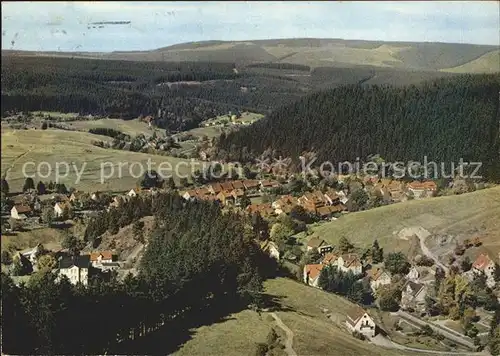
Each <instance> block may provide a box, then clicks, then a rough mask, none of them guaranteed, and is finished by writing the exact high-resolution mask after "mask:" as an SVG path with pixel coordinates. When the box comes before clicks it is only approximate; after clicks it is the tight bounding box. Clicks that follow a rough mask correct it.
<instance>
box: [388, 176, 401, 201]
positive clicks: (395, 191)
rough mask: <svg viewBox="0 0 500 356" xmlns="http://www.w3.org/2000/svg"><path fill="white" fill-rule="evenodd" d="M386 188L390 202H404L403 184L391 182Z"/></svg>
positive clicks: (395, 181)
mask: <svg viewBox="0 0 500 356" xmlns="http://www.w3.org/2000/svg"><path fill="white" fill-rule="evenodd" d="M386 187H387V190H388V191H389V194H390V196H391V199H392V201H394V202H400V201H404V200H406V195H405V193H404V183H403V182H400V181H397V180H392V181H391V182H389V183H388V184H387V185H386Z"/></svg>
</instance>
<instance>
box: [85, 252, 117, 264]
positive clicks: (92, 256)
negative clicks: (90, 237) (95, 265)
mask: <svg viewBox="0 0 500 356" xmlns="http://www.w3.org/2000/svg"><path fill="white" fill-rule="evenodd" d="M100 255H102V259H103V260H112V259H113V252H111V251H101V252H92V253H91V254H90V261H92V262H97V258H98V257H99V256H100Z"/></svg>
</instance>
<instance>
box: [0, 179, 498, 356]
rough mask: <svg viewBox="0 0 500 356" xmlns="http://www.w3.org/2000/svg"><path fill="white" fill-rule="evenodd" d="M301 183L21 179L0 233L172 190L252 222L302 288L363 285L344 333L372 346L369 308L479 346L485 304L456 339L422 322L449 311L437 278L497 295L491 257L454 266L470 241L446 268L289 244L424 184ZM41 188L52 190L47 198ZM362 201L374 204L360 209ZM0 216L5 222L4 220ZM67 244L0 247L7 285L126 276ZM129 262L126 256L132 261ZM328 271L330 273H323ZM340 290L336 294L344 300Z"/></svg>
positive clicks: (99, 256) (60, 224) (343, 246)
mask: <svg viewBox="0 0 500 356" xmlns="http://www.w3.org/2000/svg"><path fill="white" fill-rule="evenodd" d="M308 183H309V182H306V181H304V180H301V179H300V178H297V177H291V178H289V179H286V180H285V179H283V177H276V176H274V177H273V176H271V177H269V176H267V177H266V178H262V179H237V180H225V181H218V182H212V183H208V184H204V185H198V186H194V187H189V189H178V188H177V187H173V186H172V185H173V184H170V186H169V187H166V186H165V185H167V184H165V183H162V184H158V186H152V187H144V186H141V185H140V184H138V186H137V187H135V188H133V189H130V190H129V191H127V192H123V193H121V194H109V193H108V192H98V191H95V192H92V193H88V192H82V191H78V190H74V189H70V191H66V192H64V191H65V190H66V188H65V187H61V186H60V185H55V184H52V183H49V185H48V186H47V187H45V184H44V183H39V184H38V185H37V187H36V188H35V187H34V182H28V183H27V184H25V186H26V187H27V189H26V190H25V192H24V193H23V194H17V195H14V196H10V197H9V198H8V201H9V203H10V204H11V206H12V207H11V208H10V209H9V210H7V209H8V208H7V209H4V210H7V211H9V213H10V214H9V219H8V222H7V221H5V222H4V223H3V224H2V229H3V230H4V231H5V233H14V234H15V232H16V231H21V230H26V229H28V230H29V229H36V228H39V227H40V226H52V227H54V228H62V229H64V228H67V226H68V224H69V225H72V224H75V223H76V222H79V223H80V224H83V225H85V224H86V222H88V221H89V219H92V217H95V216H98V215H99V214H100V212H103V211H106V212H109V211H112V210H113V209H120V207H121V206H123V204H124V203H125V202H127V201H131V200H133V199H137V198H139V197H140V198H142V199H149V197H150V198H151V199H154V197H155V195H157V194H160V193H162V192H168V191H175V192H177V194H178V195H179V196H180V197H182V198H183V199H185V200H186V201H196V200H206V201H213V202H215V203H217V204H219V206H220V207H221V209H223V210H233V211H236V212H238V213H241V214H243V215H246V216H248V217H250V218H253V219H255V218H256V217H257V219H261V220H262V222H263V224H264V225H262V226H263V227H261V229H262V231H260V233H261V239H259V240H258V241H256V242H257V243H258V244H259V245H260V247H261V248H262V250H264V251H265V252H266V253H268V254H269V255H270V256H271V257H272V258H274V259H276V260H277V261H278V262H279V263H282V264H283V263H285V264H291V265H293V266H295V267H298V268H299V270H300V272H299V276H298V277H299V279H300V280H302V281H303V283H305V284H306V285H309V286H311V287H315V288H320V289H324V290H326V291H329V292H333V293H337V292H338V288H340V287H339V286H334V287H332V286H331V285H330V287H328V285H329V283H331V281H329V280H328V278H333V279H335V278H341V279H342V278H347V277H346V276H349V278H350V280H351V282H349V283H351V284H352V285H354V284H359V285H360V286H361V285H364V288H365V291H364V292H363V293H364V295H365V296H366V295H370V297H369V298H368V299H367V300H368V301H364V300H363V298H361V299H359V300H358V303H359V304H360V305H364V307H361V306H360V307H359V308H356V309H355V310H354V311H352V313H351V314H350V315H351V316H350V317H349V318H348V319H347V320H346V327H347V329H348V330H349V331H351V332H352V333H353V335H356V336H357V337H360V338H369V339H373V340H374V341H373V342H378V341H380V339H377V335H379V333H380V330H381V329H382V330H386V328H387V327H386V325H385V326H382V325H379V324H378V322H379V320H381V319H380V317H379V316H377V317H373V316H371V315H372V311H371V310H373V308H375V309H376V310H382V311H390V312H391V315H390V318H391V320H395V322H394V324H393V325H391V327H394V330H393V332H398V333H403V331H401V330H403V329H404V327H403V326H406V329H408V330H410V331H408V332H409V333H412V332H415V330H417V331H418V330H420V328H421V327H422V326H423V325H424V326H425V325H428V326H429V328H431V329H433V330H434V331H435V334H436V335H443V336H444V337H445V338H447V339H451V340H454V342H455V343H458V344H459V345H462V346H463V347H465V348H468V349H474V348H475V347H476V346H477V345H480V343H481V339H480V337H482V336H484V335H486V334H487V331H488V330H487V320H488V318H491V310H490V311H488V310H486V309H487V307H481V309H480V310H481V311H479V309H478V312H477V314H476V313H475V312H474V315H473V316H470V315H469V317H470V318H469V319H470V320H469V321H468V322H467V324H466V330H467V331H466V333H465V335H464V334H463V333H458V332H457V331H454V330H453V329H451V328H450V327H448V326H446V325H447V324H445V322H444V321H442V320H431V319H432V318H436V315H437V316H439V315H440V313H444V314H446V313H450V312H449V310H447V312H446V313H445V312H444V311H443V310H442V309H443V308H444V307H442V305H441V300H440V294H439V293H440V292H439V286H438V287H436V285H437V284H436V283H438V281H437V280H438V278H440V280H439V283H441V284H442V283H443V281H445V280H447V279H450V278H451V280H450V282H449V283H458V282H456V281H454V280H453V278H461V281H462V280H463V281H465V282H466V283H467V284H468V285H476V284H478V283H483V284H481V285H482V286H483V287H484V288H486V290H489V291H490V292H491V294H492V295H493V294H494V293H497V294H498V289H495V288H496V285H497V282H498V278H499V277H498V267H497V266H498V261H499V257H500V256H496V257H495V256H489V255H488V254H480V255H479V256H478V257H477V259H476V260H474V261H467V260H465V259H463V258H462V259H460V256H461V255H462V254H463V252H464V250H465V249H468V248H476V247H477V246H480V245H481V242H480V241H479V239H476V240H474V241H467V242H465V243H464V245H461V246H457V247H456V248H455V253H456V254H457V256H456V257H457V258H456V259H455V260H454V261H451V263H450V264H449V265H448V266H443V264H442V263H441V262H438V261H434V260H433V257H432V256H426V255H425V254H424V255H421V256H418V258H414V259H410V258H407V257H406V256H405V255H403V254H402V253H399V254H396V253H390V254H389V255H386V256H384V254H383V252H381V250H382V249H381V248H380V247H379V246H378V244H376V246H375V244H374V246H373V248H372V249H371V251H361V250H360V249H357V248H355V247H354V246H353V245H352V244H350V243H349V242H348V241H342V242H341V243H339V246H333V245H331V244H329V243H327V242H326V241H324V240H323V239H321V236H316V235H314V234H313V235H311V236H309V234H306V240H305V241H304V240H302V242H301V241H299V240H297V239H295V238H294V235H295V234H296V233H298V232H301V231H307V229H308V224H310V223H316V224H321V223H322V222H326V221H335V220H337V219H342V216H343V215H345V214H349V213H350V212H352V211H359V210H361V209H368V208H373V207H376V206H380V205H384V204H393V203H397V202H401V201H406V200H410V199H425V198H430V197H433V196H435V195H437V193H438V187H437V185H436V183H435V182H434V181H430V180H429V181H423V182H419V181H413V182H404V181H401V180H389V179H382V178H378V177H373V176H371V177H355V176H338V177H337V179H336V180H335V181H334V183H330V184H316V185H312V186H311V185H310V184H308ZM40 185H43V186H40ZM153 185H154V184H153ZM456 185H457V186H459V184H456ZM452 186H453V183H451V184H450V187H452ZM50 190H52V191H53V192H52V193H50V192H49V191H50ZM57 191H59V193H57ZM38 193H45V194H38ZM280 193H281V194H280ZM283 193H285V194H283ZM372 201H377V202H379V204H378V205H370V202H372ZM5 206H8V204H5ZM5 212H6V211H4V213H5ZM4 217H5V218H7V215H5V216H4ZM3 220H5V219H3ZM130 223H132V222H130ZM72 238H73V240H74V241H73V244H69V245H67V246H65V248H62V246H61V248H60V249H56V250H52V251H51V250H47V249H46V248H45V247H44V246H43V244H37V245H36V246H32V247H30V248H28V249H25V250H21V251H10V252H8V251H7V250H4V251H2V264H3V265H8V269H7V271H8V272H9V273H10V274H11V275H12V276H13V277H14V278H16V277H17V283H22V282H25V281H26V278H27V277H29V275H30V274H32V273H33V272H36V271H37V270H39V269H41V268H50V269H51V270H52V272H54V273H57V274H58V276H59V277H58V278H63V276H65V277H67V278H68V280H69V281H70V282H71V283H72V284H75V285H77V284H79V283H81V284H82V285H88V284H89V283H90V280H91V279H92V278H103V279H104V280H110V279H112V278H114V277H116V276H119V275H120V276H122V277H124V276H125V274H126V272H133V268H132V269H131V268H130V266H126V267H125V265H129V264H130V263H129V262H130V261H129V258H128V257H127V256H126V255H124V254H123V253H121V252H120V251H116V250H113V249H102V248H100V246H96V247H97V248H94V247H95V244H94V245H92V244H87V245H86V246H82V245H81V244H80V246H79V247H78V248H76V247H75V245H78V243H76V242H75V241H77V240H78V238H74V237H72V236H70V237H69V239H70V240H71V239H72ZM138 244H139V245H140V249H139V250H137V249H136V251H142V249H143V248H144V246H146V245H147V239H143V241H142V243H138ZM75 248H76V250H75ZM73 250H75V251H73ZM377 251H378V252H377ZM377 253H378V255H377V256H376V254H377ZM48 256H50V257H48ZM139 257H140V256H135V257H134V262H135V263H137V262H138V258H139ZM384 259H385V261H384ZM388 259H389V260H391V259H395V260H396V262H394V261H393V262H388ZM9 262H10V263H9ZM468 264H469V266H467V265H468ZM47 265H48V267H47ZM333 268H334V269H335V271H339V272H332V271H331V270H332V269H333ZM328 271H329V272H328ZM332 273H333V275H336V274H335V273H341V274H340V277H339V276H338V275H337V277H331V276H332ZM328 275H330V277H328ZM322 276H323V277H322ZM483 276H484V277H485V278H484V281H483ZM478 280H480V281H482V282H478ZM463 281H462V282H463ZM352 285H351V287H352ZM349 288H350V287H349ZM471 288H472V287H471ZM474 288H477V286H475V287H474ZM484 288H483V290H484ZM349 293H350V292H346V293H341V295H343V296H344V297H347V298H350V295H349ZM485 298H488V297H485ZM496 298H498V297H496V296H495V301H496ZM486 303H487V302H486ZM483 304H485V303H484V302H483ZM438 305H439V306H440V307H441V308H442V309H441V311H436V310H439V308H438V307H437V306H438ZM367 307H369V308H367ZM467 310H469V309H467ZM468 312H469V311H468ZM463 313H464V312H463V310H462V312H461V314H460V313H458V314H457V315H456V316H454V318H450V319H451V321H453V320H457V319H458V320H460V319H461V318H462V317H463ZM469 313H470V312H469ZM430 315H432V317H430ZM479 315H481V316H482V317H481V318H480V317H479ZM483 318H484V319H483ZM471 320H474V321H475V322H474V323H473V322H472V321H471ZM478 320H482V322H478ZM453 322H454V321H453ZM401 325H402V326H401ZM471 330H472V331H471ZM383 332H387V330H386V331H383ZM457 334H458V335H457ZM377 340H378V341H377ZM457 340H458V341H457Z"/></svg>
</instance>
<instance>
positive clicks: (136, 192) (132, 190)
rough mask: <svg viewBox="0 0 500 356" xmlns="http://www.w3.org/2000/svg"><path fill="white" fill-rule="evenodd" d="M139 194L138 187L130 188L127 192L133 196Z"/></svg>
mask: <svg viewBox="0 0 500 356" xmlns="http://www.w3.org/2000/svg"><path fill="white" fill-rule="evenodd" d="M137 195H139V190H138V189H135V188H134V189H130V191H129V192H128V193H127V196H129V197H131V198H133V197H136V196H137Z"/></svg>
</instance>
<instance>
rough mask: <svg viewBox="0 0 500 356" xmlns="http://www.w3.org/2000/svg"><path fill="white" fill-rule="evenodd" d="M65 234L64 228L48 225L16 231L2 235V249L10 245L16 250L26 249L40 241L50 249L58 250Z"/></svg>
mask: <svg viewBox="0 0 500 356" xmlns="http://www.w3.org/2000/svg"><path fill="white" fill-rule="evenodd" d="M64 236H65V235H64V232H63V231H62V230H60V229H54V228H48V227H47V228H41V229H34V230H30V231H23V232H16V233H15V234H14V235H3V236H2V250H4V249H9V247H13V248H15V249H16V250H24V249H27V248H33V247H35V246H36V245H37V244H38V243H41V244H43V245H44V247H45V248H47V249H49V250H58V249H60V248H61V242H62V240H63V239H64Z"/></svg>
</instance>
